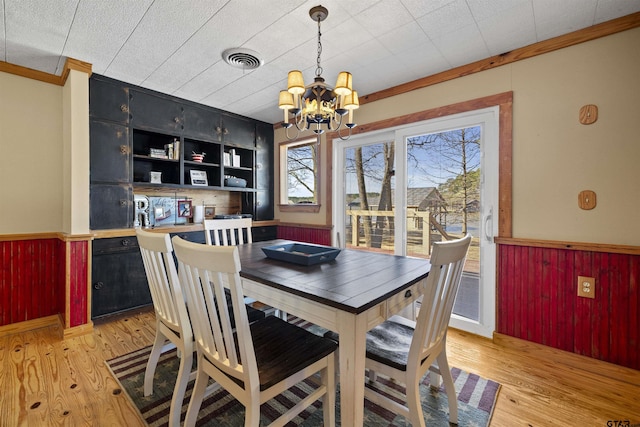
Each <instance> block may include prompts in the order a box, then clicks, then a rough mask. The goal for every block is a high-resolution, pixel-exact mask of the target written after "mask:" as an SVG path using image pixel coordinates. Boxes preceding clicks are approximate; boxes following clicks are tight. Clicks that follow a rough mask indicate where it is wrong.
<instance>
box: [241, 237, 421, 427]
mask: <svg viewBox="0 0 640 427" xmlns="http://www.w3.org/2000/svg"><path fill="white" fill-rule="evenodd" d="M287 242H289V241H286V240H271V241H266V242H259V243H252V244H245V245H241V246H239V247H238V250H239V254H240V261H241V263H242V271H241V272H240V276H242V277H243V279H244V280H243V286H244V290H245V294H246V295H247V296H249V297H252V298H255V299H256V300H258V301H261V302H263V303H265V304H268V305H270V306H272V307H275V308H278V309H281V310H283V311H285V312H286V313H290V314H292V315H294V316H298V317H300V318H303V319H305V320H307V321H309V322H312V323H315V324H316V325H319V326H322V327H323V328H326V329H330V330H332V331H335V332H338V333H339V334H340V349H339V353H340V405H341V422H342V425H343V426H361V425H362V424H363V414H364V381H365V376H364V374H365V369H364V364H365V342H366V333H367V331H368V330H369V329H371V328H373V327H374V326H376V325H378V324H380V323H382V322H383V321H384V320H386V319H387V318H389V317H390V316H391V315H393V314H396V313H398V312H399V311H401V310H402V309H403V308H405V307H406V306H407V305H409V304H410V303H411V302H413V301H415V300H416V299H417V298H419V297H420V296H421V295H422V294H423V287H424V285H425V283H426V280H425V279H426V277H427V275H428V273H429V268H430V264H429V262H428V261H426V260H424V259H417V258H407V257H402V256H394V255H386V254H380V253H373V252H364V251H357V250H348V249H346V250H342V252H341V253H340V255H338V257H337V258H336V260H335V261H332V262H328V263H324V264H317V265H312V266H301V265H296V264H292V263H288V262H284V261H277V260H273V259H269V258H266V257H265V255H264V253H263V251H262V250H261V248H262V247H264V246H270V245H274V244H282V243H287Z"/></svg>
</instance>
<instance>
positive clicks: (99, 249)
mask: <svg viewBox="0 0 640 427" xmlns="http://www.w3.org/2000/svg"><path fill="white" fill-rule="evenodd" d="M139 250H140V246H139V245H138V239H136V238H135V237H134V236H131V237H114V238H110V239H97V240H94V241H93V254H94V255H102V254H109V253H115V252H127V251H131V252H136V251H139Z"/></svg>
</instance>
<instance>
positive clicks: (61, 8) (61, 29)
mask: <svg viewBox="0 0 640 427" xmlns="http://www.w3.org/2000/svg"><path fill="white" fill-rule="evenodd" d="M77 4H78V0H60V1H56V2H43V1H38V0H5V1H4V13H5V16H4V18H5V35H6V38H7V44H6V53H5V55H6V60H7V62H11V63H13V64H18V65H22V66H24V67H28V68H33V69H36V70H40V71H44V72H47V73H51V74H56V73H57V74H59V70H57V69H56V68H57V65H58V61H59V58H60V56H61V54H62V49H63V48H64V43H65V40H66V38H67V33H68V31H69V26H70V25H71V22H72V21H73V15H74V13H75V10H76V6H77Z"/></svg>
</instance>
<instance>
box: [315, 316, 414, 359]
mask: <svg viewBox="0 0 640 427" xmlns="http://www.w3.org/2000/svg"><path fill="white" fill-rule="evenodd" d="M414 325H415V322H412V321H410V320H408V319H405V318H403V317H400V316H392V317H390V318H389V319H387V320H385V321H384V322H382V323H381V324H379V325H378V326H376V327H375V328H373V329H371V330H370V331H368V332H367V358H368V359H371V360H375V361H376V362H380V363H383V364H385V365H388V366H391V367H393V368H396V369H398V370H400V371H406V370H407V358H408V356H409V348H410V347H411V339H412V338H413V331H414V329H415V327H414ZM324 336H325V338H329V339H332V340H334V341H338V338H339V336H338V334H337V333H335V332H333V331H329V332H326V333H325V334H324Z"/></svg>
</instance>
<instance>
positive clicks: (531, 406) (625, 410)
mask: <svg viewBox="0 0 640 427" xmlns="http://www.w3.org/2000/svg"><path fill="white" fill-rule="evenodd" d="M58 333H59V331H57V328H54V327H49V328H42V329H37V330H34V331H30V332H26V333H19V334H14V335H9V336H5V337H2V338H0V426H3V427H4V426H11V427H13V426H57V425H65V426H79V425H94V426H142V425H144V423H143V422H142V421H141V420H140V418H139V416H138V414H137V412H136V410H135V409H134V408H133V407H132V406H131V405H130V403H129V401H128V399H127V397H126V396H125V395H124V393H122V392H120V389H119V386H118V384H117V382H116V381H115V380H114V378H113V377H112V376H111V374H110V373H109V370H108V369H107V367H106V364H105V360H108V359H111V358H113V357H116V356H119V355H122V354H126V353H128V352H130V351H132V350H135V349H138V348H141V347H143V346H147V345H150V344H151V343H152V340H153V334H154V316H153V313H152V312H150V311H147V312H138V313H134V314H131V315H129V316H127V317H122V318H119V319H115V320H111V321H109V322H106V323H103V324H97V325H96V326H95V328H94V332H93V333H91V334H87V335H84V336H81V337H76V338H71V339H67V340H60V339H59V338H58ZM504 341H506V342H508V343H509V345H508V346H507V347H504V346H502V345H500V342H504ZM448 354H449V360H450V363H451V364H452V365H454V366H457V367H459V368H461V369H464V370H467V371H469V372H474V373H477V374H478V375H481V376H484V377H486V378H490V379H493V380H495V381H498V382H499V383H501V384H502V388H501V390H500V393H499V396H498V401H497V404H496V408H495V411H494V414H493V419H492V423H491V425H492V426H509V427H511V426H607V425H618V424H607V422H608V421H610V420H628V421H629V424H620V425H634V424H638V425H639V426H640V371H635V370H630V369H625V368H621V367H619V366H615V365H611V364H607V363H601V362H596V361H594V360H592V359H588V358H584V357H580V356H575V355H572V354H568V353H566V352H560V351H556V350H552V349H550V348H547V347H542V346H538V345H534V344H531V343H527V342H524V341H518V340H511V339H507V340H498V343H494V342H492V341H490V340H487V339H483V338H479V337H476V336H473V335H469V334H466V333H463V332H460V331H455V330H452V331H450V332H449V337H448Z"/></svg>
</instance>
